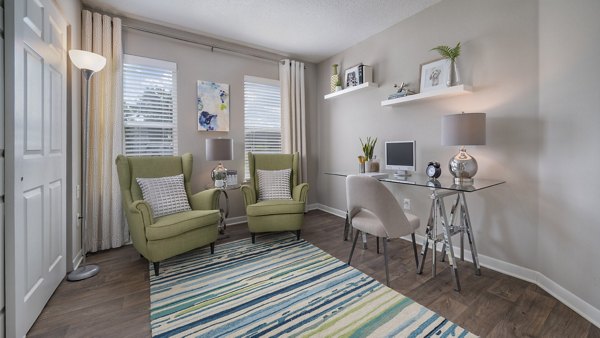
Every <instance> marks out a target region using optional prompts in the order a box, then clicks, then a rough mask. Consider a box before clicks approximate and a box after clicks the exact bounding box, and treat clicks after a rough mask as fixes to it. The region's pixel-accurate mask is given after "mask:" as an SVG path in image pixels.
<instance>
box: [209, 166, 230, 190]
mask: <svg viewBox="0 0 600 338" xmlns="http://www.w3.org/2000/svg"><path fill="white" fill-rule="evenodd" d="M210 176H211V178H212V180H213V182H214V184H215V188H220V189H225V188H227V168H225V167H224V166H223V163H221V162H219V165H218V166H216V167H215V168H214V169H213V170H212V172H211V174H210Z"/></svg>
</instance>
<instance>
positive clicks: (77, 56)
mask: <svg viewBox="0 0 600 338" xmlns="http://www.w3.org/2000/svg"><path fill="white" fill-rule="evenodd" d="M69 58H70V59H71V62H72V63H73V65H74V66H75V67H77V68H79V69H81V72H82V74H83V77H84V78H85V92H86V95H85V104H84V107H85V111H84V112H83V116H82V121H81V124H82V126H83V133H82V134H83V144H82V145H81V149H82V154H81V167H82V169H81V177H82V181H83V182H82V184H81V251H82V254H83V258H82V261H81V265H80V266H79V267H78V268H77V269H75V270H73V271H71V273H69V274H68V275H67V280H68V281H79V280H82V279H87V278H90V277H93V276H95V275H96V274H97V273H98V272H99V271H100V267H99V266H97V265H93V264H90V265H85V256H86V254H87V251H86V242H87V222H86V220H87V209H88V201H87V176H88V167H87V160H88V153H87V151H88V142H89V138H90V132H89V122H88V115H89V111H90V79H91V78H92V75H94V73H96V72H99V71H101V70H102V68H104V66H105V65H106V58H105V57H104V56H102V55H99V54H96V53H92V52H88V51H84V50H76V49H72V50H70V51H69Z"/></svg>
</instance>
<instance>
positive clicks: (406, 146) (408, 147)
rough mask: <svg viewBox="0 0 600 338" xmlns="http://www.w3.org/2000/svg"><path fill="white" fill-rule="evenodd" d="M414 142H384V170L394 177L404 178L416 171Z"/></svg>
mask: <svg viewBox="0 0 600 338" xmlns="http://www.w3.org/2000/svg"><path fill="white" fill-rule="evenodd" d="M415 153H416V141H388V142H385V168H386V169H388V170H395V171H396V172H395V173H394V176H399V177H406V176H410V174H411V172H413V171H416V158H415V156H416V155H415Z"/></svg>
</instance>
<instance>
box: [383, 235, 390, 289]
mask: <svg viewBox="0 0 600 338" xmlns="http://www.w3.org/2000/svg"><path fill="white" fill-rule="evenodd" d="M383 262H384V263H385V285H387V286H390V273H389V270H388V250H387V241H386V239H385V238H384V239H383Z"/></svg>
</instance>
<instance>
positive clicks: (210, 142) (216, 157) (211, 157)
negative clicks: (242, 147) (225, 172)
mask: <svg viewBox="0 0 600 338" xmlns="http://www.w3.org/2000/svg"><path fill="white" fill-rule="evenodd" d="M206 160H207V161H230V160H233V139H230V138H207V139H206Z"/></svg>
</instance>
